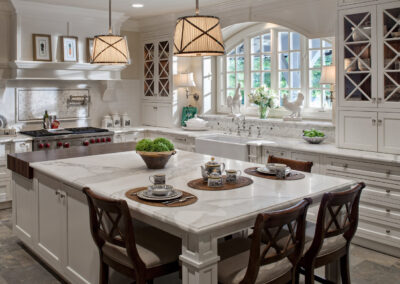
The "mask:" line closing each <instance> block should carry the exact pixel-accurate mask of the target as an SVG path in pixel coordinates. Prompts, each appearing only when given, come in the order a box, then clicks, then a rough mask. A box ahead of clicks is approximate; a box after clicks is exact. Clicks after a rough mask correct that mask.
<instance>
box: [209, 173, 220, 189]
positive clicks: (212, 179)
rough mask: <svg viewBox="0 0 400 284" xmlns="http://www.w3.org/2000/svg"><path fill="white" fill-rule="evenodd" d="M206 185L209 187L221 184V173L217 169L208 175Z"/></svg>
mask: <svg viewBox="0 0 400 284" xmlns="http://www.w3.org/2000/svg"><path fill="white" fill-rule="evenodd" d="M207 183H208V186H209V187H221V186H222V184H223V180H222V175H221V173H219V172H218V171H217V170H215V171H213V172H212V173H211V174H210V175H209V176H208V181H207Z"/></svg>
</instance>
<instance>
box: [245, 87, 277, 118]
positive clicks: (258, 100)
mask: <svg viewBox="0 0 400 284" xmlns="http://www.w3.org/2000/svg"><path fill="white" fill-rule="evenodd" d="M249 101H250V103H252V104H255V105H258V108H259V110H260V118H261V119H265V118H267V116H268V113H269V111H270V109H271V108H276V107H278V106H279V102H278V97H277V96H276V95H275V94H274V92H273V91H272V90H271V89H269V88H267V87H266V86H265V85H262V86H261V87H258V88H257V89H256V90H255V91H254V93H251V94H249Z"/></svg>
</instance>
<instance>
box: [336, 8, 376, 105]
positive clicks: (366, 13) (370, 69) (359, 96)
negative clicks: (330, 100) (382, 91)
mask: <svg viewBox="0 0 400 284" xmlns="http://www.w3.org/2000/svg"><path fill="white" fill-rule="evenodd" d="M339 17H340V22H339V58H340V60H339V74H340V76H339V86H340V88H339V103H340V105H341V106H350V107H351V106H358V107H374V106H376V103H377V91H376V90H377V76H376V73H377V57H376V8H375V6H370V7H363V8H355V9H349V10H345V11H341V12H340V14H339Z"/></svg>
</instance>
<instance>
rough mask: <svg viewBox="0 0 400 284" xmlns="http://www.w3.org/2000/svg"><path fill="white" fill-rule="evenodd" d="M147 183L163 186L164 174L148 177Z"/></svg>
mask: <svg viewBox="0 0 400 284" xmlns="http://www.w3.org/2000/svg"><path fill="white" fill-rule="evenodd" d="M149 181H150V182H151V183H152V184H154V185H156V184H165V182H166V177H165V175H164V174H158V175H153V176H149Z"/></svg>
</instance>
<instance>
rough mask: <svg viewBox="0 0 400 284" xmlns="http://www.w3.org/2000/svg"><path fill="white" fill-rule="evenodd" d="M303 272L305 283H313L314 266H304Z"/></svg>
mask: <svg viewBox="0 0 400 284" xmlns="http://www.w3.org/2000/svg"><path fill="white" fill-rule="evenodd" d="M304 268H305V270H306V273H305V283H306V284H314V266H309V267H304Z"/></svg>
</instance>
